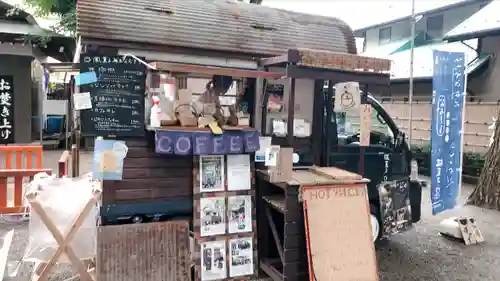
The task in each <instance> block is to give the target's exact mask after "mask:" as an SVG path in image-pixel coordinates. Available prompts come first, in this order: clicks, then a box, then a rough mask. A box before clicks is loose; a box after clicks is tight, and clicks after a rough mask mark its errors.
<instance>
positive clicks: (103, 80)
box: [80, 53, 146, 137]
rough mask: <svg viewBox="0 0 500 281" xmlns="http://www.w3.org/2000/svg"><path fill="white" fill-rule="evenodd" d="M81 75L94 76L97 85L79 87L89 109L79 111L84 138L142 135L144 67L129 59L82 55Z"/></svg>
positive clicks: (90, 84)
mask: <svg viewBox="0 0 500 281" xmlns="http://www.w3.org/2000/svg"><path fill="white" fill-rule="evenodd" d="M80 64H81V67H80V73H81V74H82V73H84V72H92V71H93V72H95V73H96V77H97V82H94V83H89V84H85V85H80V93H84V92H89V93H90V98H91V100H92V108H90V109H86V110H81V115H80V117H81V130H82V135H83V136H118V137H120V136H121V137H126V136H142V135H144V91H145V86H146V67H145V66H144V65H143V64H142V63H140V62H139V61H137V60H136V59H134V58H132V57H123V56H105V55H100V54H89V53H86V54H82V55H81V56H80Z"/></svg>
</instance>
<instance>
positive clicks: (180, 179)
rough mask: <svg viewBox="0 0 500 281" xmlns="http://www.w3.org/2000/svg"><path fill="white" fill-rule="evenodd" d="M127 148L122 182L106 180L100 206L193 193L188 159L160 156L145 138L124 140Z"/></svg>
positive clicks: (177, 196)
mask: <svg viewBox="0 0 500 281" xmlns="http://www.w3.org/2000/svg"><path fill="white" fill-rule="evenodd" d="M126 144H127V146H128V148H129V150H128V153H127V158H125V161H124V163H123V179H122V180H121V181H105V182H104V188H103V189H104V190H103V196H102V203H103V205H111V204H120V203H140V202H141V203H142V202H150V201H162V200H164V199H172V198H186V197H190V196H192V194H193V172H192V170H193V161H192V157H191V156H174V155H161V154H156V153H155V152H154V151H153V146H152V141H151V140H148V138H143V139H131V140H126Z"/></svg>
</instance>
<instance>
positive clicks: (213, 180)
mask: <svg viewBox="0 0 500 281" xmlns="http://www.w3.org/2000/svg"><path fill="white" fill-rule="evenodd" d="M216 191H224V156H223V155H214V156H200V192H216Z"/></svg>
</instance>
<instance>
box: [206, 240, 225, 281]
mask: <svg viewBox="0 0 500 281" xmlns="http://www.w3.org/2000/svg"><path fill="white" fill-rule="evenodd" d="M200 247H201V249H200V253H201V280H203V281H210V280H218V279H225V278H227V269H226V258H227V255H226V241H225V240H222V241H210V242H204V243H202V244H201V245H200Z"/></svg>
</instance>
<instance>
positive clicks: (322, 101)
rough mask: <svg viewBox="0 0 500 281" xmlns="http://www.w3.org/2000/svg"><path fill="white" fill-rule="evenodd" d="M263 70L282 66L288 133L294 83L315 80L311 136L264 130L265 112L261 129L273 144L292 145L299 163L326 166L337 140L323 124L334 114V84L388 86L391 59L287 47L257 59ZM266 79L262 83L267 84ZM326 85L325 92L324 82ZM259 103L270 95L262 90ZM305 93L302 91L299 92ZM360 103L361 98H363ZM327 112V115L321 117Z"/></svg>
mask: <svg viewBox="0 0 500 281" xmlns="http://www.w3.org/2000/svg"><path fill="white" fill-rule="evenodd" d="M260 65H261V66H262V67H263V68H264V69H270V68H273V67H274V68H276V67H280V68H283V69H284V73H285V75H284V77H285V78H286V80H287V81H286V83H288V93H285V95H288V104H287V108H288V110H286V114H287V116H286V120H292V122H286V125H287V129H286V131H287V132H293V131H294V119H295V118H296V116H295V108H296V82H297V79H310V80H313V81H314V89H312V96H311V99H312V100H313V101H314V102H313V104H312V107H313V108H312V109H310V110H311V111H312V112H313V116H312V119H313V120H312V131H311V135H314V136H315V137H314V138H312V137H310V136H305V137H303V136H302V137H297V136H295V135H294V134H287V135H286V137H283V136H275V135H274V134H273V132H271V131H268V130H266V128H268V127H269V124H268V122H269V120H268V118H267V115H268V111H267V110H262V112H261V119H260V120H261V126H260V127H261V128H262V130H263V135H268V136H273V140H272V144H273V145H281V146H287V147H293V148H294V151H295V152H296V153H298V154H299V155H300V159H301V160H300V162H299V163H298V164H299V165H312V164H315V165H319V166H329V165H330V162H331V161H330V160H329V155H330V154H331V153H332V145H331V144H332V143H336V139H332V138H336V135H334V134H332V132H331V130H332V128H331V126H328V125H327V124H324V123H325V121H324V120H330V118H332V116H333V103H332V100H333V96H334V89H333V87H334V85H335V84H336V83H339V82H345V81H356V82H358V83H359V84H360V86H363V87H364V92H365V94H366V92H368V91H369V89H368V86H369V85H382V86H387V87H389V84H390V75H389V71H390V66H391V61H390V60H385V59H377V58H370V57H362V56H358V55H354V54H342V53H334V52H327V51H322V50H311V49H289V50H287V51H286V52H285V53H283V54H282V55H280V56H275V57H271V58H264V59H261V60H260ZM268 81H269V80H267V81H265V82H264V83H263V84H264V86H266V85H267V84H268ZM326 84H327V85H328V88H327V90H326V91H325V85H326ZM263 92H264V97H263V101H262V104H264V105H266V104H268V99H269V94H268V93H267V92H266V88H265V87H264V89H263ZM299 94H301V95H302V94H304V93H299ZM362 102H363V101H362ZM324 112H326V118H325V116H324Z"/></svg>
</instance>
